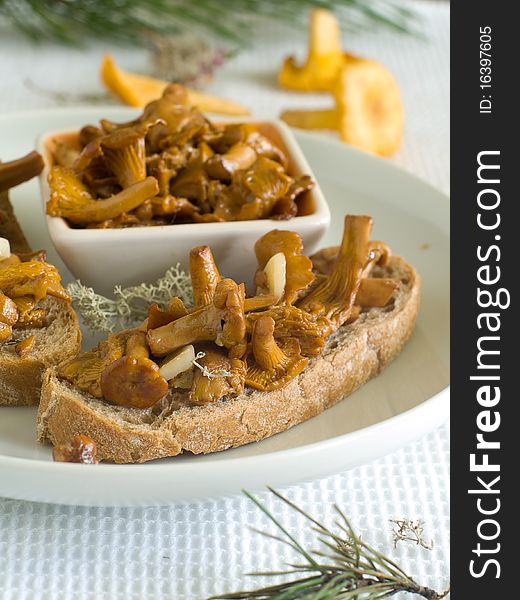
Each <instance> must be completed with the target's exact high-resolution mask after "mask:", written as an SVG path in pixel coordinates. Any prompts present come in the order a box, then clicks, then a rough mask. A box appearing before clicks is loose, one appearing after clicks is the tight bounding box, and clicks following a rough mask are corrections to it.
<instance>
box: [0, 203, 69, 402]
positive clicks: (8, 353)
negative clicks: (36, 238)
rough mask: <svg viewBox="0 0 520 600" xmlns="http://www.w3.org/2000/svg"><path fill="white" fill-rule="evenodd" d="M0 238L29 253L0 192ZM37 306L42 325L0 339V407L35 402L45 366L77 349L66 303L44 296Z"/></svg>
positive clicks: (49, 365) (16, 329) (26, 328)
mask: <svg viewBox="0 0 520 600" xmlns="http://www.w3.org/2000/svg"><path fill="white" fill-rule="evenodd" d="M0 238H4V239H6V240H8V241H9V243H10V244H9V245H10V249H11V251H12V252H13V253H15V254H18V253H20V254H26V255H27V254H30V253H31V248H30V246H29V244H28V243H27V240H26V239H25V236H24V234H23V231H22V230H21V228H20V226H19V224H18V221H17V220H16V217H15V214H14V211H13V207H12V205H11V203H10V201H9V198H8V196H7V192H0ZM0 268H1V267H0ZM1 292H2V290H1V289H0V296H2V297H3V298H4V299H5V298H6V297H5V296H3V294H2V293H1ZM0 300H1V298H0ZM7 301H8V302H11V301H10V300H9V299H7V300H6V302H7ZM37 308H38V310H40V309H42V310H43V311H44V317H43V319H44V320H43V326H42V327H34V326H27V327H23V328H17V327H15V328H14V329H13V331H12V336H9V338H8V341H4V342H0V406H28V405H35V404H38V402H39V400H40V392H41V383H42V377H43V373H44V371H45V369H47V368H48V367H51V366H53V365H56V364H58V363H60V362H61V361H64V360H67V359H69V358H71V357H72V356H74V355H76V354H77V353H78V352H79V349H80V345H81V332H80V328H79V323H78V319H77V316H76V313H75V312H74V310H73V308H72V306H71V304H70V302H68V301H66V300H63V299H60V298H55V297H52V296H47V297H46V298H45V299H44V300H42V301H41V302H40V303H38V305H37ZM0 321H2V319H1V318H0Z"/></svg>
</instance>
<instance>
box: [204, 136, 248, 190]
mask: <svg viewBox="0 0 520 600" xmlns="http://www.w3.org/2000/svg"><path fill="white" fill-rule="evenodd" d="M256 158H257V156H256V152H255V151H254V150H253V148H251V146H248V145H247V144H244V142H238V143H236V144H235V145H234V146H232V147H231V148H230V149H229V150H228V151H227V152H226V153H225V154H215V155H214V156H212V157H211V158H209V159H208V160H207V161H206V162H205V163H204V169H205V170H206V173H207V174H208V175H209V176H210V177H212V178H213V179H220V180H221V181H231V178H232V176H233V173H234V172H235V171H238V170H239V169H248V168H249V167H250V166H251V165H252V164H253V163H254V162H255V160H256Z"/></svg>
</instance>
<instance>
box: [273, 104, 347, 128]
mask: <svg viewBox="0 0 520 600" xmlns="http://www.w3.org/2000/svg"><path fill="white" fill-rule="evenodd" d="M280 118H281V119H282V121H285V122H286V123H287V125H290V126H291V127H299V128H300V129H338V123H339V119H340V113H339V111H338V110H337V109H335V108H328V109H323V110H285V111H283V112H282V114H281V115H280Z"/></svg>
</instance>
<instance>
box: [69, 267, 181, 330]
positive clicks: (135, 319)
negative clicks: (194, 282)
mask: <svg viewBox="0 0 520 600" xmlns="http://www.w3.org/2000/svg"><path fill="white" fill-rule="evenodd" d="M67 292H68V293H69V295H70V297H71V298H72V302H73V304H74V307H75V308H76V309H77V310H78V311H79V312H80V313H81V316H82V317H83V321H84V322H85V325H86V326H87V327H88V328H89V329H90V330H91V331H93V332H97V331H103V332H111V331H115V330H118V329H124V328H125V327H133V326H135V325H136V324H138V323H140V322H142V321H143V320H144V319H145V318H146V317H147V315H148V307H149V306H150V304H152V303H154V302H155V303H157V304H158V305H159V306H160V307H161V308H165V307H166V305H167V304H168V301H169V300H170V299H171V298H172V297H173V296H178V297H179V298H180V299H181V300H182V301H183V302H184V304H186V305H188V306H190V305H192V304H193V290H192V287H191V279H190V276H189V275H188V274H187V273H185V272H184V271H183V270H182V269H181V268H180V265H179V264H177V265H176V266H174V267H170V268H169V269H168V270H167V271H166V273H165V274H164V275H163V276H162V277H159V279H157V281H156V282H155V283H141V284H139V285H134V286H131V287H125V288H124V287H121V286H120V285H116V286H115V287H114V298H106V297H105V296H102V295H101V294H97V293H96V292H95V291H94V290H93V289H92V288H90V287H87V286H85V285H83V284H82V283H81V281H79V280H78V281H74V282H72V283H69V284H68V285H67Z"/></svg>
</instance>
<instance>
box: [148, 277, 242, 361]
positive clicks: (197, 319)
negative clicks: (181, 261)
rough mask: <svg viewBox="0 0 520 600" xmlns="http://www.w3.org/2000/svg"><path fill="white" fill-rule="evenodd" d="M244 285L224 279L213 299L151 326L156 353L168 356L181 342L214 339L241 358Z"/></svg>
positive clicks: (151, 338) (232, 354)
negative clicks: (175, 318) (211, 301)
mask: <svg viewBox="0 0 520 600" xmlns="http://www.w3.org/2000/svg"><path fill="white" fill-rule="evenodd" d="M244 296H245V292H244V286H243V285H240V286H239V285H237V284H236V283H235V282H234V281H233V280H231V279H223V280H222V281H220V282H219V283H218V284H217V286H216V289H215V295H214V298H213V303H212V304H208V305H207V306H202V307H201V308H198V309H197V310H195V311H193V312H191V313H189V314H187V315H186V316H185V317H181V318H180V319H177V320H176V321H173V322H172V323H169V324H168V325H164V326H163V327H158V328H157V329H151V330H149V331H148V334H147V341H148V345H149V346H150V350H151V352H152V354H153V355H154V356H165V355H166V354H169V353H170V352H173V351H174V350H176V349H177V348H180V347H181V346H186V345H188V344H193V343H195V342H209V341H213V342H215V343H216V344H217V345H220V346H223V347H225V348H227V349H228V350H229V351H230V356H232V357H234V358H240V357H242V356H243V354H244V352H245V349H246V339H245V333H246V324H245V317H244Z"/></svg>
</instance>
